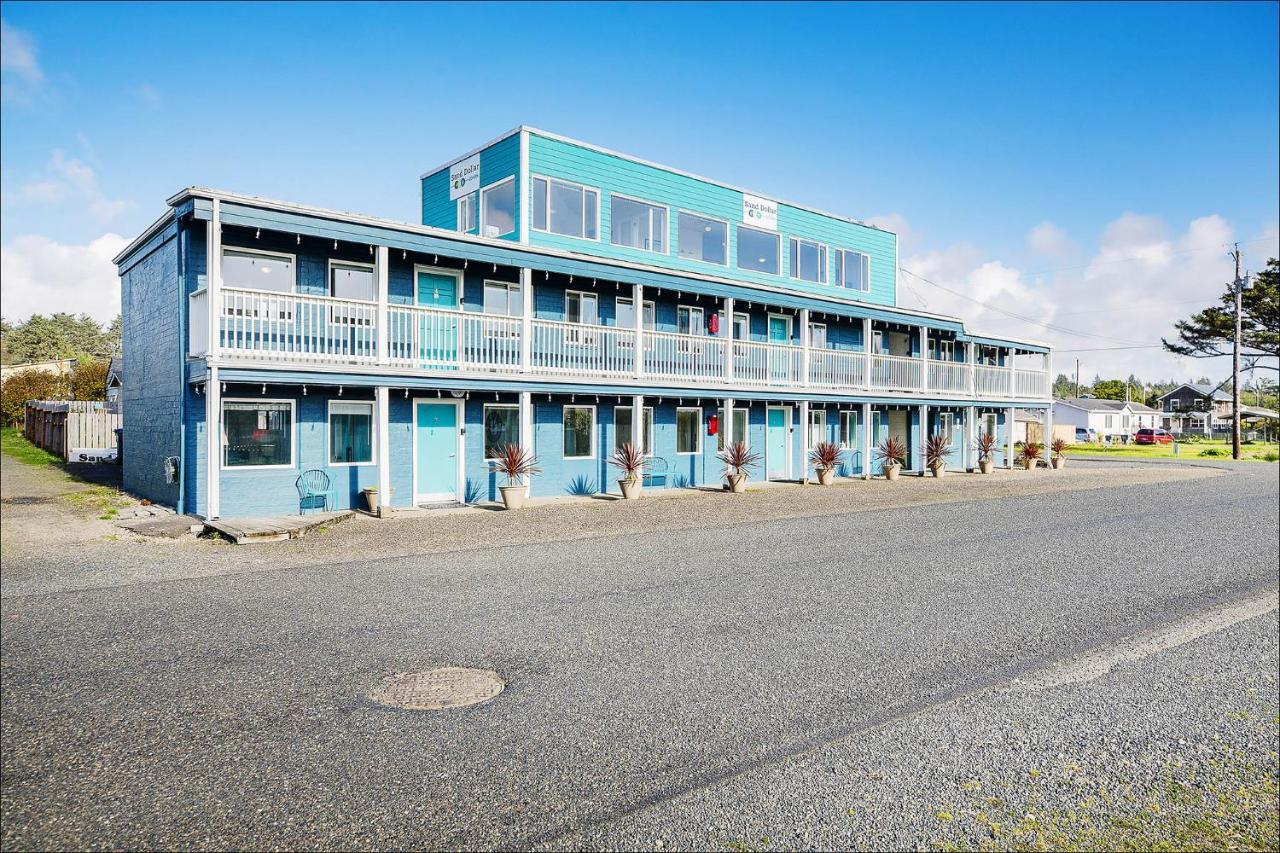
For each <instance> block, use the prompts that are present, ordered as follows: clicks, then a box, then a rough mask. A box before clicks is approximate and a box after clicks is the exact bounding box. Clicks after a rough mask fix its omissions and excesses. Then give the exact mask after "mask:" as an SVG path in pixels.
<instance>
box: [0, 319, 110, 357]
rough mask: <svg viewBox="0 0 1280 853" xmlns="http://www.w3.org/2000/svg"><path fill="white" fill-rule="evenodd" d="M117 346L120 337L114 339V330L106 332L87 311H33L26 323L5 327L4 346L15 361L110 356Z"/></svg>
mask: <svg viewBox="0 0 1280 853" xmlns="http://www.w3.org/2000/svg"><path fill="white" fill-rule="evenodd" d="M112 325H113V328H114V327H115V324H114V323H113V324H112ZM117 347H118V339H117V340H113V339H112V336H111V332H110V331H107V332H104V331H103V328H102V326H101V325H100V324H99V323H98V322H97V321H96V320H94V319H93V318H92V317H90V316H89V315H88V314H81V315H80V316H78V317H77V316H75V315H74V314H67V313H65V312H57V313H54V314H50V315H49V316H48V317H46V316H44V315H43V314H33V315H31V317H29V318H28V319H27V320H26V322H23V323H19V324H17V325H14V326H7V327H6V328H5V329H4V348H5V350H7V352H8V353H9V355H10V357H11V358H12V360H13V361H16V362H24V361H47V360H49V359H55V358H76V357H77V356H85V355H90V356H99V357H101V356H108V355H110V354H111V353H112V352H113V351H114V350H115V349H116V348H117Z"/></svg>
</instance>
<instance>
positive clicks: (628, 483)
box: [618, 480, 644, 501]
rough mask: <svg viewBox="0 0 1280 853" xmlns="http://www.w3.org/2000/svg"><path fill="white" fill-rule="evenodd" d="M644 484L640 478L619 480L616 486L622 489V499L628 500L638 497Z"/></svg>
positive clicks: (634, 499) (637, 498)
mask: <svg viewBox="0 0 1280 853" xmlns="http://www.w3.org/2000/svg"><path fill="white" fill-rule="evenodd" d="M643 485H644V483H643V482H641V481H640V480H619V481H618V487H619V488H620V489H622V499H623V500H628V501H636V500H639V499H640V489H641V487H642V486H643Z"/></svg>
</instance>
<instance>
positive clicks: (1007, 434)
mask: <svg viewBox="0 0 1280 853" xmlns="http://www.w3.org/2000/svg"><path fill="white" fill-rule="evenodd" d="M1015 411H1017V410H1016V409H1008V410H1006V412H1005V416H1004V419H1005V431H1004V467H1006V468H1012V467H1013V421H1014V414H1013V413H1014V412H1015Z"/></svg>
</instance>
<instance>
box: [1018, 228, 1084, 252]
mask: <svg viewBox="0 0 1280 853" xmlns="http://www.w3.org/2000/svg"><path fill="white" fill-rule="evenodd" d="M1027 247H1028V248H1029V249H1031V251H1033V252H1035V253H1036V254H1038V255H1047V256H1048V257H1051V258H1066V257H1070V256H1071V255H1074V254H1075V253H1076V244H1075V243H1074V242H1073V241H1072V240H1071V238H1070V237H1068V236H1067V232H1066V231H1064V230H1062V229H1061V228H1059V227H1058V226H1057V225H1054V224H1053V223H1052V222H1049V221H1047V220H1046V221H1044V222H1041V223H1040V224H1039V225H1037V226H1036V227H1035V228H1032V229H1031V230H1030V231H1028V232H1027Z"/></svg>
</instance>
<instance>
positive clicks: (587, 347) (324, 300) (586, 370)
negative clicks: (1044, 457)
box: [187, 288, 1049, 399]
mask: <svg viewBox="0 0 1280 853" xmlns="http://www.w3.org/2000/svg"><path fill="white" fill-rule="evenodd" d="M218 301H219V307H220V312H219V315H218V318H217V322H216V324H215V325H214V328H216V329H217V335H216V340H215V341H213V342H212V345H211V342H210V340H209V330H210V322H209V316H208V311H209V299H208V291H207V290H203V289H202V290H197V291H196V292H194V293H192V294H190V296H189V297H188V307H189V321H188V322H189V325H188V340H187V346H188V350H187V351H188V353H189V354H190V355H192V356H204V355H210V354H212V355H216V356H217V357H219V358H221V359H225V360H228V361H233V360H236V359H239V360H243V361H254V362H259V361H262V362H273V363H296V364H303V365H309V364H327V365H377V364H386V365H388V366H390V367H395V368H399V369H410V370H424V371H465V372H468V373H522V372H523V373H530V374H543V375H560V376H566V377H569V378H578V379H592V378H596V377H617V378H622V377H625V378H628V379H639V378H654V379H661V380H664V381H669V382H678V383H681V384H686V385H695V386H696V385H700V384H706V385H728V386H730V387H733V386H745V387H770V388H781V389H800V388H802V387H806V386H811V387H818V388H830V389H839V390H853V391H878V392H879V391H891V392H895V391H896V392H918V391H921V390H924V389H927V391H928V393H930V394H946V395H948V396H971V394H972V395H975V396H976V397H978V398H1000V397H1014V396H1017V397H1019V398H1027V399H1047V398H1048V395H1049V375H1048V373H1047V372H1046V371H1044V370H1027V369H1021V368H1019V369H1017V370H1016V371H1015V370H1010V369H1009V368H1008V367H999V366H990V365H969V364H966V363H962V362H946V361H934V360H930V361H926V360H924V359H920V358H912V357H909V356H898V355H880V354H873V355H871V356H870V357H869V358H868V356H867V354H866V353H865V352H862V351H849V350H832V349H825V348H823V349H813V348H811V349H808V350H807V351H806V349H805V348H804V347H801V346H795V345H793V344H786V343H769V342H761V341H732V342H730V341H728V340H727V339H725V338H722V337H718V336H708V335H685V334H676V333H672V332H657V331H644V332H643V333H642V336H641V344H640V346H641V354H640V358H639V359H637V358H636V332H635V330H634V329H630V328H619V327H617V326H601V325H595V324H582V323H566V322H562V321H557V320H539V319H534V320H530V321H528V325H527V328H528V331H529V336H530V339H529V341H528V346H524V343H525V342H524V341H523V339H522V338H523V335H524V334H525V329H526V325H525V322H524V321H523V320H522V318H520V317H509V316H502V315H494V314H482V313H478V312H474V311H456V310H447V309H443V308H430V307H425V306H420V305H398V304H393V305H388V306H387V307H386V318H385V321H386V336H387V340H386V345H385V347H384V348H380V347H379V341H378V328H379V319H380V318H379V316H378V304H377V303H375V302H366V301H361V300H352V299H334V298H332V297H328V296H313V295H306V294H296V293H273V292H269V291H257V290H245V289H240V288H224V289H223V290H222V291H221V295H220V297H219V300H218ZM729 346H732V354H731V357H730V358H728V359H726V347H729ZM380 349H385V355H382V354H381V353H380ZM526 352H527V353H528V363H527V364H525V363H524V362H523V361H522V359H523V358H524V353H526ZM806 352H807V356H808V357H807V361H808V375H807V376H806V375H805V362H806ZM380 358H385V361H379V359H380ZM868 368H869V372H868ZM730 371H732V373H731V374H730ZM971 377H972V384H973V391H972V392H971V391H970V378H971ZM926 380H927V381H926Z"/></svg>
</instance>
